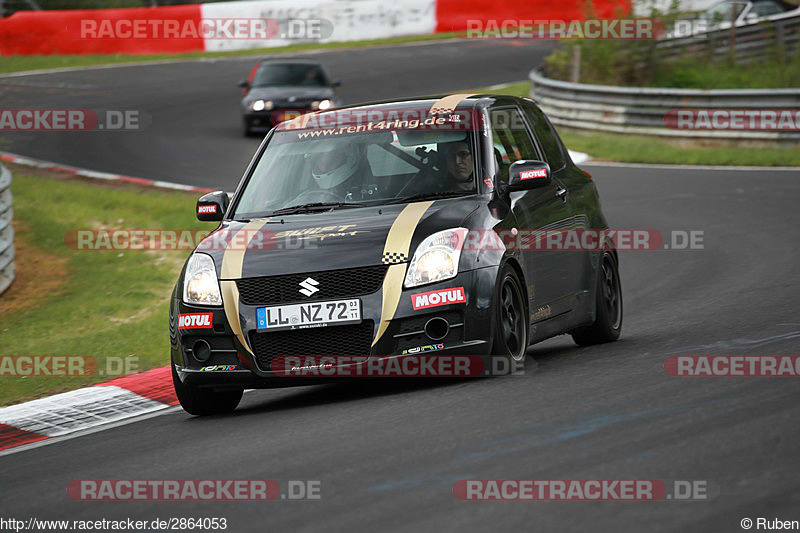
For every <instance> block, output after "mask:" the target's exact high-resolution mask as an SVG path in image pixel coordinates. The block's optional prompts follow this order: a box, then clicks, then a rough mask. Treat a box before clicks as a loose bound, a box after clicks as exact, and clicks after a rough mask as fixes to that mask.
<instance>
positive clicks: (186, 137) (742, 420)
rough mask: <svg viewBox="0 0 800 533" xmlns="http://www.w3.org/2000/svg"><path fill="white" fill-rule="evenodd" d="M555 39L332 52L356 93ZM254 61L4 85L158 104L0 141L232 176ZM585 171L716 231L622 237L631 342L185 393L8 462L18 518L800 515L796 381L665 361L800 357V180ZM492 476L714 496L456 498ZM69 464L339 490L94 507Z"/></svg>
mask: <svg viewBox="0 0 800 533" xmlns="http://www.w3.org/2000/svg"><path fill="white" fill-rule="evenodd" d="M546 47H547V45H541V44H526V45H524V46H512V45H511V44H510V43H504V42H491V43H474V42H472V43H438V44H435V45H432V46H430V45H426V46H420V45H416V46H408V47H396V48H376V49H370V50H362V51H345V52H341V51H340V52H330V53H322V54H318V55H317V57H319V58H320V59H321V60H322V61H323V63H324V64H325V66H326V67H327V68H328V70H329V71H330V72H331V73H332V75H333V77H335V78H340V79H341V80H342V82H343V91H344V96H345V100H346V101H347V102H357V101H361V100H375V99H382V98H391V97H400V96H404V95H408V96H410V95H416V94H426V93H427V94H430V93H440V92H447V91H458V90H461V89H466V88H471V87H480V86H487V85H491V84H493V83H501V82H507V81H514V80H520V79H524V78H525V76H526V73H527V72H528V70H529V69H530V68H531V67H532V66H534V65H535V64H537V62H539V61H540V60H541V57H542V56H543V55H544V53H545V50H546ZM251 64H252V60H242V59H235V60H225V61H215V62H196V63H178V64H169V65H158V66H145V67H126V68H119V69H103V70H89V71H85V72H70V73H57V74H48V75H36V76H25V77H16V78H5V79H1V80H0V91H2V93H3V99H4V100H5V101H6V102H12V103H10V104H6V106H7V107H12V108H13V107H24V105H25V104H27V106H29V107H49V108H59V107H61V108H70V107H84V108H87V107H88V108H92V109H100V108H121V109H143V110H145V111H147V112H148V113H150V114H151V115H152V117H153V119H154V120H153V125H152V126H151V128H150V129H149V130H148V131H146V132H144V133H135V132H128V133H125V132H120V133H108V132H89V133H85V134H75V135H63V134H55V133H26V134H8V135H5V136H4V138H3V146H2V149H4V150H7V151H10V152H14V153H20V154H24V155H28V156H32V157H37V158H40V159H45V160H51V161H57V162H59V163H65V164H72V165H76V166H81V167H85V168H91V169H94V170H102V171H109V172H118V173H125V174H129V175H133V176H141V177H147V178H154V179H163V180H169V181H176V182H181V183H189V184H193V185H199V186H205V187H219V188H224V189H232V188H233V187H234V186H235V184H236V183H237V181H238V179H239V177H240V175H241V173H242V171H243V170H244V168H245V166H246V164H247V162H248V160H249V158H250V156H251V155H252V153H253V151H254V150H255V148H256V146H257V144H258V139H245V138H244V137H242V135H241V132H240V124H239V116H238V107H237V105H238V103H237V102H238V90H237V89H236V87H235V84H236V82H237V80H238V79H240V78H242V77H244V75H245V74H246V71H247V70H248V68H249V66H250V65H251ZM9 99H10V100H9ZM81 103H83V104H84V105H81ZM586 168H587V169H588V170H589V171H590V172H591V173H592V174H593V176H594V179H595V181H596V183H597V185H598V187H599V190H600V193H601V198H602V201H603V207H604V210H605V213H606V216H607V218H608V220H609V222H610V224H611V225H612V227H616V228H628V229H657V230H660V231H662V232H668V231H670V230H686V231H690V230H691V231H702V232H703V235H704V249H702V250H662V251H629V252H622V253H621V259H620V261H621V276H622V284H623V291H624V302H625V320H624V328H623V336H622V338H621V339H620V340H619V341H618V342H616V343H612V344H606V345H602V346H596V347H590V348H579V347H577V346H576V345H575V344H574V343H573V342H572V340H571V339H570V338H569V337H559V338H556V339H552V340H550V341H547V342H545V343H542V344H539V345H536V346H534V347H532V348H531V350H530V352H529V354H530V356H529V360H528V365H527V368H526V373H525V375H524V376H515V377H505V378H495V379H481V380H461V381H455V380H453V381H448V380H443V381H423V382H411V381H406V382H387V381H380V380H375V381H362V382H357V383H352V382H350V383H339V384H331V385H320V386H316V387H310V388H296V389H284V390H272V391H269V390H268V391H255V392H249V393H247V394H246V395H245V397H244V399H243V401H242V403H241V405H240V407H239V408H238V409H237V411H236V412H235V413H234V414H233V415H232V416H225V417H211V418H202V419H201V418H193V417H190V416H188V415H187V414H185V413H184V412H183V411H182V410H180V409H177V408H176V409H171V410H168V411H166V412H165V413H163V414H162V415H160V416H156V417H152V418H148V419H144V420H139V421H136V422H134V423H130V424H127V425H122V426H120V427H114V428H110V429H107V430H105V431H101V432H97V433H93V434H90V435H85V436H80V437H77V438H72V439H69V440H65V441H62V442H54V443H52V444H49V445H46V446H42V447H38V448H35V449H31V450H25V451H21V452H19V453H14V454H11V455H6V456H4V457H0V480H2V482H1V483H0V490H2V496H0V508H2V514H3V515H4V516H14V517H16V518H27V517H30V516H36V517H38V518H52V519H59V518H61V519H63V518H70V519H74V520H81V519H86V520H89V519H102V518H106V519H124V518H134V519H141V520H152V519H154V518H162V519H166V518H169V517H195V518H197V517H226V518H227V520H228V525H229V528H228V529H229V531H269V530H277V529H280V530H298V531H304V530H312V529H313V530H318V529H325V530H331V531H353V530H359V531H361V530H372V529H376V530H397V531H400V530H402V531H408V530H418V531H477V530H497V531H520V530H525V531H531V530H535V531H620V530H625V531H739V530H741V526H740V521H741V520H742V519H743V518H750V519H752V520H756V519H757V518H759V517H764V518H767V519H770V520H772V519H774V518H778V519H782V520H790V519H791V520H796V519H798V518H800V517H798V515H797V510H798V509H800V496H799V494H800V480H798V475H797V474H798V472H800V457H799V456H798V437H800V430H799V429H798V427H799V426H798V423H797V421H798V419H800V406H799V402H798V400H799V399H800V395H798V389H797V382H796V380H794V379H790V378H678V377H670V376H669V375H667V373H666V372H665V370H664V367H663V365H664V361H665V359H666V358H667V357H668V356H670V355H686V354H693V355H704V354H706V355H739V354H741V355H745V354H747V355H795V354H797V353H798V350H797V347H798V342H799V340H800V318H798V315H797V309H798V306H797V301H798V298H800V286H798V283H797V271H798V267H797V264H798V261H797V258H798V253H797V249H796V247H797V243H798V242H800V224H798V221H799V220H798V215H797V213H798V211H797V206H798V204H800V181H798V178H800V176H798V175H797V172H791V171H777V170H773V171H766V170H687V169H671V168H640V167H635V166H631V167H628V166H624V167H609V166H592V165H587V166H586ZM165 328H166V322H165ZM167 362H168V354H167V353H166V352H165V356H164V363H165V364H167ZM490 478H491V479H495V478H512V479H661V480H674V479H681V480H706V481H708V482H709V483H710V484H711V485H712V486H714V487H717V488H718V490H719V494H718V495H715V497H713V498H711V499H710V500H708V501H694V502H676V501H659V502H462V501H460V500H458V499H457V498H456V497H455V496H454V495H453V491H452V489H453V484H454V483H455V482H456V481H457V480H459V479H490ZM74 479H275V480H279V481H280V480H302V479H306V480H321V481H322V487H323V490H322V499H321V500H319V501H302V502H291V501H280V500H279V501H274V502H269V503H257V502H145V501H119V502H81V501H73V500H71V499H70V498H69V497H68V496H67V493H66V490H65V488H66V486H67V484H68V483H69V482H70V481H71V480H74ZM754 529H755V528H754Z"/></svg>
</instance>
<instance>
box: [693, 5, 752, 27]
mask: <svg viewBox="0 0 800 533" xmlns="http://www.w3.org/2000/svg"><path fill="white" fill-rule="evenodd" d="M745 7H747V3H746V2H722V3H720V4H717V5H715V6H712V7H710V8H709V9H707V10H705V11H703V12H702V13H700V15H699V18H700V19H702V20H706V21H708V22H713V23H720V22H730V21H731V20H732V19H734V18H736V17H738V16H739V15H740V14H741V13H742V11H743V10H744V8H745Z"/></svg>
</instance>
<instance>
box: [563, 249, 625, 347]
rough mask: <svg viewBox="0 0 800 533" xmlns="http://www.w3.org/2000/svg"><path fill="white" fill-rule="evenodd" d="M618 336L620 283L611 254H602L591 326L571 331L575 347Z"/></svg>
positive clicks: (615, 262) (615, 263) (620, 301)
mask: <svg viewBox="0 0 800 533" xmlns="http://www.w3.org/2000/svg"><path fill="white" fill-rule="evenodd" d="M620 333H622V283H621V282H620V279H619V267H618V266H617V260H616V258H615V257H614V255H613V254H612V253H611V252H603V257H602V258H601V259H600V269H599V271H598V273H597V285H596V288H595V319H594V324H592V325H591V326H588V327H585V328H581V329H578V330H576V331H573V332H572V340H574V341H575V343H576V344H578V345H579V346H591V345H593V344H602V343H605V342H613V341H615V340H617V339H618V338H619V335H620Z"/></svg>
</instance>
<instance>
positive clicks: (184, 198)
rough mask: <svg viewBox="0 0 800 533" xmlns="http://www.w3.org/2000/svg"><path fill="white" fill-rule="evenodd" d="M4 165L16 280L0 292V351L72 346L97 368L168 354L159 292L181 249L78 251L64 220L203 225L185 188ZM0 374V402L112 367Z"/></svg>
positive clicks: (77, 224) (163, 296) (140, 365)
mask: <svg viewBox="0 0 800 533" xmlns="http://www.w3.org/2000/svg"><path fill="white" fill-rule="evenodd" d="M8 166H9V168H10V169H11V171H12V173H13V176H14V178H13V182H12V193H13V195H14V218H15V220H14V225H15V229H16V231H17V235H16V238H15V244H16V248H17V254H16V255H17V269H18V275H17V279H16V280H15V281H14V283H13V284H12V286H11V288H10V289H9V290H8V291H7V292H6V293H4V294H3V295H2V296H0V324H2V326H0V346H2V348H0V356H6V355H80V356H91V357H94V358H96V360H97V362H98V368H99V370H104V369H107V368H111V369H113V367H109V366H108V365H109V364H110V363H109V358H113V361H112V362H114V363H115V362H119V361H122V360H124V361H127V362H128V365H129V367H130V369H131V370H133V369H134V366H135V367H136V368H135V369H136V370H147V369H150V368H156V367H160V366H164V365H166V364H168V363H169V333H168V329H167V316H168V309H169V297H170V294H171V291H172V287H173V286H174V283H175V280H176V279H177V276H178V273H179V272H180V269H181V266H182V262H183V260H184V259H185V258H186V257H187V256H188V254H189V252H188V251H164V252H154V251H117V250H114V251H78V250H71V249H69V248H68V247H67V246H66V245H65V244H64V236H65V234H66V233H67V232H68V231H69V230H73V229H101V228H108V229H111V228H129V229H147V228H151V229H154V228H170V229H211V227H210V225H209V224H202V223H200V222H197V221H196V220H195V219H194V216H193V214H194V202H195V199H196V198H195V195H193V194H189V193H181V192H166V191H160V190H154V189H144V188H139V187H136V186H115V185H105V184H89V183H86V182H83V181H80V180H75V179H64V177H63V176H61V175H59V174H57V173H52V172H45V171H38V170H31V169H27V168H24V167H17V166H14V165H8ZM105 374H106V375H102V376H101V375H91V376H79V377H78V376H76V377H56V376H28V377H21V376H8V375H2V376H0V380H2V381H0V382H2V387H0V405H9V404H12V403H18V402H21V401H25V400H30V399H33V398H37V397H41V396H45V395H49V394H54V393H58V392H64V391H67V390H71V389H76V388H79V387H83V386H86V385H90V384H92V383H99V382H103V381H108V380H109V379H112V378H113V377H115V376H113V375H109V372H107V371H106V372H105Z"/></svg>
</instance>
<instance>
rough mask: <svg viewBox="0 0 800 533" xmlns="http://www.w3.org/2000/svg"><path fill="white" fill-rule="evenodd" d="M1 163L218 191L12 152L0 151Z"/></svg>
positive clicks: (157, 185) (180, 188)
mask: <svg viewBox="0 0 800 533" xmlns="http://www.w3.org/2000/svg"><path fill="white" fill-rule="evenodd" d="M0 161H5V162H7V163H14V164H15V165H21V166H26V167H33V168H41V169H44V170H51V171H53V172H63V173H65V174H71V175H73V176H80V177H82V178H89V179H95V180H103V181H119V182H122V183H133V184H136V185H142V186H145V187H155V188H157V189H171V190H174V191H189V192H200V193H207V192H214V191H215V190H216V189H209V188H206V187H195V186H193V185H184V184H182V183H172V182H170V181H160V180H150V179H146V178H136V177H133V176H123V175H122V174H112V173H110V172H98V171H96V170H89V169H85V168H80V167H72V166H67V165H61V164H59V163H53V162H51V161H43V160H41V159H33V158H30V157H25V156H21V155H18V154H12V153H10V152H2V151H0Z"/></svg>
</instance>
